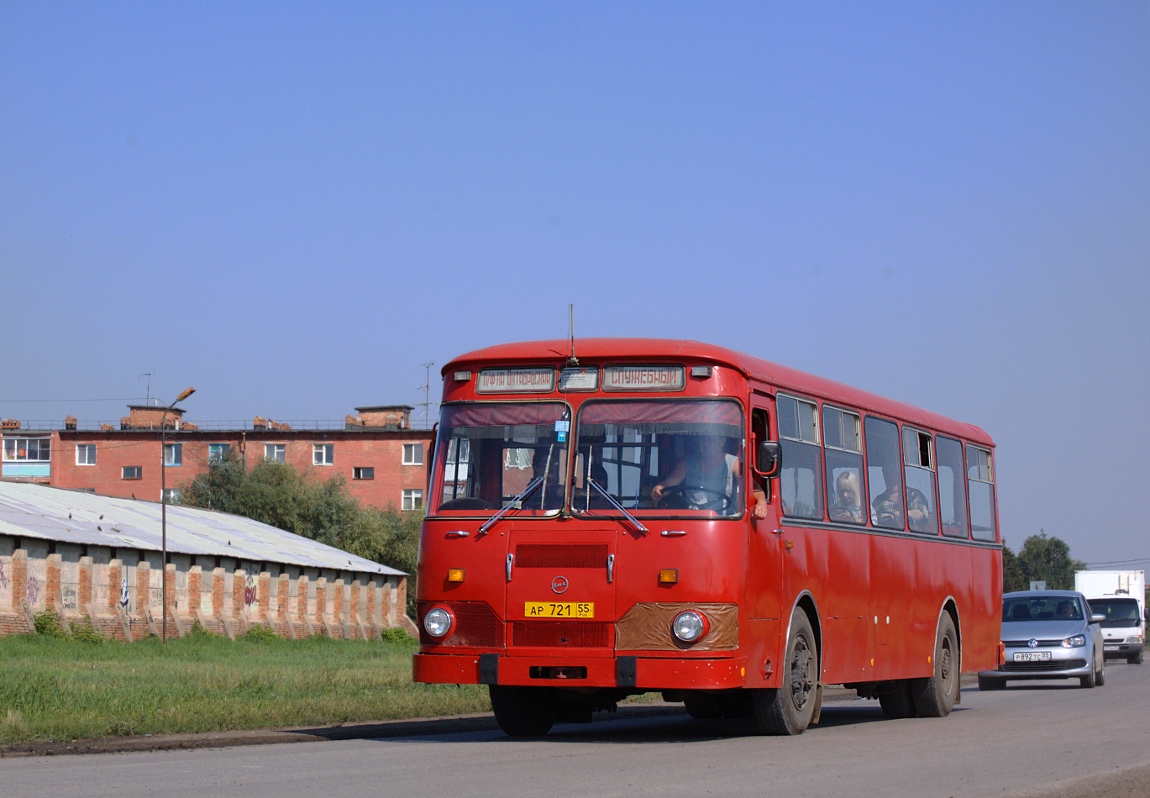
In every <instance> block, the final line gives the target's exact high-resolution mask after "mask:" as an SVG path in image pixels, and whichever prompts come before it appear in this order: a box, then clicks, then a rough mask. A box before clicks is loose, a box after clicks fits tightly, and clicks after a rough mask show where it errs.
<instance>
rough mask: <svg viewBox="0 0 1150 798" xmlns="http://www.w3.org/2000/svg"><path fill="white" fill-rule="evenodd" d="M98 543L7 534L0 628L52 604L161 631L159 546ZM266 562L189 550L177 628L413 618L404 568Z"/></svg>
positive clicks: (348, 625)
mask: <svg viewBox="0 0 1150 798" xmlns="http://www.w3.org/2000/svg"><path fill="white" fill-rule="evenodd" d="M22 540H24V541H26V540H27V538H24V539H22ZM37 543H39V542H37ZM21 545H24V544H23V543H22V544H21ZM90 548H91V552H90V555H88V556H78V551H79V548H78V547H76V553H75V556H73V555H65V556H61V555H60V554H57V553H53V554H49V553H48V547H47V545H28V547H27V548H15V545H14V539H13V538H10V537H7V536H0V635H7V634H27V633H29V632H31V631H33V626H32V623H31V621H32V617H33V615H35V614H36V613H40V612H44V611H45V610H49V609H50V610H52V611H53V612H56V613H57V614H59V615H60V616H61V617H62V618H63V620H64V621H65V622H66V623H71V622H73V621H78V620H80V619H81V618H88V619H89V620H90V621H91V622H92V624H93V625H94V626H95V627H96V628H97V629H99V630H100V631H101V632H102V633H103V634H105V635H106V636H108V637H110V638H114V639H117V640H123V641H127V642H130V641H132V640H136V639H139V638H141V637H146V636H149V635H159V634H161V630H162V627H163V605H162V603H161V594H162V589H161V584H162V581H163V574H162V572H161V571H160V569H159V568H158V567H153V564H152V563H151V562H149V559H155V560H156V562H157V563H158V555H157V553H155V552H142V553H124V550H123V549H120V550H119V551H118V553H119V554H121V557H120V558H116V559H112V558H110V556H109V554H110V551H109V550H107V549H103V548H102V547H95V546H93V547H90ZM141 555H143V556H141ZM263 565H264V566H265V570H259V568H260V564H258V563H247V562H242V561H241V562H238V563H236V567H235V568H234V570H231V571H228V570H226V569H224V568H212V569H208V570H205V569H204V568H203V567H202V566H200V565H193V564H192V561H191V558H188V557H183V558H179V560H178V561H177V562H173V563H170V564H169V565H168V607H169V613H170V614H169V618H168V634H169V636H170V637H178V636H183V635H184V634H186V633H187V632H188V631H189V630H190V629H191V628H192V625H193V624H194V623H199V624H201V625H202V626H204V627H205V628H207V629H208V630H209V631H212V632H214V633H216V634H222V635H228V636H229V637H234V636H235V635H237V634H242V633H243V632H244V631H246V630H247V629H248V628H250V627H252V626H266V627H267V628H269V629H272V630H273V631H275V632H276V633H277V634H279V635H281V636H284V637H295V638H299V637H304V636H308V635H311V634H326V635H330V636H332V637H336V638H343V637H351V638H356V639H364V640H369V639H372V638H375V637H378V636H379V634H380V632H381V631H382V630H383V629H387V628H390V627H396V626H402V627H404V628H408V623H405V620H406V619H403V618H401V617H400V616H399V614H398V612H402V607H403V606H404V605H403V604H402V599H401V598H397V597H401V596H402V595H403V594H404V593H405V592H406V578H405V577H401V576H400V577H397V576H390V577H389V576H383V575H379V574H369V573H362V572H354V571H343V572H340V571H329V570H325V571H320V570H318V569H314V568H300V567H298V566H287V565H278V564H263ZM273 571H274V573H273ZM397 607H398V608H399V610H398V611H397V610H396V609H395V608H397Z"/></svg>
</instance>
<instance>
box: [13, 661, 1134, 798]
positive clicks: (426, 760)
mask: <svg viewBox="0 0 1150 798" xmlns="http://www.w3.org/2000/svg"><path fill="white" fill-rule="evenodd" d="M1148 713H1150V665H1143V666H1131V665H1126V664H1125V663H1123V662H1111V663H1108V665H1107V684H1106V686H1105V687H1101V688H1096V689H1094V690H1083V689H1080V688H1078V687H1077V682H1073V683H1072V682H1065V683H1060V682H1042V683H1031V684H1019V685H1018V686H1014V687H1011V688H1009V689H1007V690H1005V691H1001V692H991V693H980V692H978V691H977V690H976V689H965V690H964V691H963V701H962V705H961V706H959V707H956V708H955V711H954V712H953V713H952V714H951V716H950V717H949V718H942V719H913V720H900V721H889V720H886V719H884V718H883V716H882V713H881V711H880V710H879V708H878V705H877V703H876V702H873V701H862V700H858V699H851V700H845V701H836V702H831V703H829V704H828V705H827V706H826V707H825V708H824V710H823V717H822V722H821V724H820V725H819V726H817V727H814V728H812V729H810V730H809V731H807V733H805V734H803V735H801V736H799V737H792V738H777V737H776V738H770V737H755V736H751V735H750V734H749V733H748V732H747V730H746V729H745V728H742V727H740V726H739V725H738V724H733V723H730V722H718V721H716V722H705V723H704V722H698V721H693V720H691V719H690V718H689V717H688V716H687V715H685V714H671V715H664V716H661V717H643V718H632V719H623V720H619V719H616V720H605V721H598V722H596V723H593V724H591V725H561V726H558V727H556V729H555V730H554V731H553V732H552V733H551V734H550V735H549V736H548V737H546V738H544V739H540V740H532V741H515V740H510V739H508V738H506V737H504V736H503V735H502V734H501V733H500V732H498V731H492V730H489V729H481V730H474V729H473V730H470V731H458V732H451V731H444V729H449V728H450V723H448V722H444V725H443V727H441V729H436V728H434V724H432V728H431V730H430V731H429V732H427V731H421V732H420V733H418V734H414V733H413V734H410V735H407V736H398V737H394V736H393V737H389V738H386V739H381V738H378V737H366V738H358V739H345V740H337V741H323V742H315V743H294V744H275V745H261V746H245V747H235V748H225V749H201V750H192V751H155V752H149V753H120V754H98V755H83V756H53V757H33V758H26V759H6V760H0V795H2V796H5V797H6V798H7V797H9V796H11V797H16V796H25V795H27V796H32V795H36V796H42V795H54V796H73V795H74V796H85V797H86V798H88V797H90V796H103V795H107V796H117V797H118V798H127V797H128V796H145V795H149V796H150V795H154V794H157V793H165V794H169V795H188V796H196V797H197V798H202V796H206V795H220V794H224V793H228V794H234V795H243V796H245V798H260V796H269V797H270V796H275V798H282V796H297V795H299V796H303V795H307V796H323V797H324V798H326V796H340V795H350V794H353V793H354V794H364V795H379V794H389V795H400V796H403V797H404V798H419V797H420V796H434V797H435V798H444V796H465V795H474V794H483V795H487V796H499V798H505V797H509V796H520V795H531V796H534V795H555V796H584V795H587V796H592V795H593V796H627V798H634V796H645V795H651V796H677V795H690V796H705V795H722V796H741V795H748V796H752V795H753V796H774V795H780V796H789V797H793V796H850V798H859V796H872V795H876V796H877V795H881V796H890V797H891V798H898V797H899V796H908V797H909V796H914V798H918V797H919V796H923V795H932V796H955V798H958V796H1023V795H1026V796H1056V798H1078V796H1089V795H1098V794H1102V793H1110V794H1120V795H1123V796H1150V717H1148ZM423 728H424V729H426V725H425V726H424V727H423Z"/></svg>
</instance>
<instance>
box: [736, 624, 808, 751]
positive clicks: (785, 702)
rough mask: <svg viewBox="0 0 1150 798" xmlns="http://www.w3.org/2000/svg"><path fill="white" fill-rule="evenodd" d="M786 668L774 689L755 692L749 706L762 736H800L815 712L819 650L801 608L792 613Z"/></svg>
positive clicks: (785, 659)
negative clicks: (781, 679)
mask: <svg viewBox="0 0 1150 798" xmlns="http://www.w3.org/2000/svg"><path fill="white" fill-rule="evenodd" d="M783 662H784V663H785V665H786V669H785V670H784V671H783V673H782V674H781V675H782V677H783V683H782V685H780V686H779V687H778V688H777V689H764V690H755V691H754V692H753V693H752V698H751V703H752V707H753V709H754V715H755V723H756V724H757V726H758V728H759V731H761V732H762V733H763V734H778V735H783V734H802V733H803V731H804V730H805V729H806V728H807V726H809V725H810V724H811V718H812V717H813V716H814V713H815V705H816V703H817V698H818V686H819V651H818V646H817V644H816V643H815V633H814V629H812V628H811V622H810V619H809V618H807V614H806V612H805V611H803V610H802V609H801V608H798V607H796V608H795V611H794V612H793V613H792V614H791V632H790V635H789V636H788V637H787V651H786V656H785V657H784V658H783Z"/></svg>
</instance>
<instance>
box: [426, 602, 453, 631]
mask: <svg viewBox="0 0 1150 798" xmlns="http://www.w3.org/2000/svg"><path fill="white" fill-rule="evenodd" d="M423 629H424V631H426V632H427V633H428V634H429V635H431V636H432V637H443V636H445V635H446V634H447V633H448V632H450V631H451V613H449V612H448V611H447V610H445V609H443V608H442V607H436V608H435V609H433V610H432V611H431V612H429V613H427V615H424V616H423Z"/></svg>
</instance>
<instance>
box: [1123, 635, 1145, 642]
mask: <svg viewBox="0 0 1150 798" xmlns="http://www.w3.org/2000/svg"><path fill="white" fill-rule="evenodd" d="M1126 642H1127V643H1141V642H1142V638H1141V636H1139V635H1130V637H1128V638H1126Z"/></svg>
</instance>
